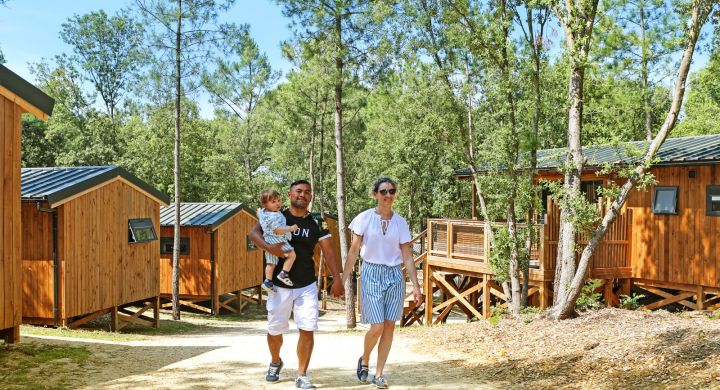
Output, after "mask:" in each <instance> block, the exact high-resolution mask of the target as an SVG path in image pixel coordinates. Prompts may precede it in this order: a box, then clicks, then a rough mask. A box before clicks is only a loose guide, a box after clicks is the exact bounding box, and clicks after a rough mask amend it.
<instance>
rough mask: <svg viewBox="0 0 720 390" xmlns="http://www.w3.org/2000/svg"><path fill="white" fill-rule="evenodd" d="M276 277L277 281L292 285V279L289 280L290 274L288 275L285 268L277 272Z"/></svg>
mask: <svg viewBox="0 0 720 390" xmlns="http://www.w3.org/2000/svg"><path fill="white" fill-rule="evenodd" d="M277 278H278V280H279V281H281V282H283V283H285V284H287V285H288V286H292V285H293V282H292V280H290V275H288V273H287V272H285V270H282V271H280V273H279V274H278V276H277Z"/></svg>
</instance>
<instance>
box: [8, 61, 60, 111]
mask: <svg viewBox="0 0 720 390" xmlns="http://www.w3.org/2000/svg"><path fill="white" fill-rule="evenodd" d="M0 86H3V87H5V88H7V89H8V90H9V91H10V92H12V93H14V94H16V95H18V96H20V97H21V98H23V99H24V100H25V101H26V102H28V103H30V104H32V105H33V106H35V107H37V108H38V109H39V110H40V111H42V112H44V113H45V114H47V115H48V116H50V115H51V114H52V111H53V107H54V106H55V100H54V99H53V98H51V97H50V96H48V95H46V94H45V93H44V92H43V91H41V90H40V89H38V88H37V87H36V86H34V85H32V84H30V83H28V82H27V81H25V80H24V79H23V78H22V77H20V76H18V75H17V74H15V73H14V72H13V71H11V70H10V69H8V68H7V67H5V66H4V65H0Z"/></svg>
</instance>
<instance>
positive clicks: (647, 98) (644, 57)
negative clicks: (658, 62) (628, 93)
mask: <svg viewBox="0 0 720 390" xmlns="http://www.w3.org/2000/svg"><path fill="white" fill-rule="evenodd" d="M639 8H640V10H639V11H640V26H639V28H640V35H641V39H640V42H642V43H641V45H642V48H641V51H642V53H641V56H640V62H641V64H640V67H641V70H640V73H641V75H640V77H641V79H642V100H643V110H645V140H647V141H648V142H651V141H652V139H653V135H652V122H653V117H652V102H651V99H652V96H651V94H650V92H651V91H650V81H649V77H648V61H649V58H648V56H649V55H650V53H648V51H649V50H648V42H647V37H646V36H645V7H644V6H643V5H642V3H640V6H639Z"/></svg>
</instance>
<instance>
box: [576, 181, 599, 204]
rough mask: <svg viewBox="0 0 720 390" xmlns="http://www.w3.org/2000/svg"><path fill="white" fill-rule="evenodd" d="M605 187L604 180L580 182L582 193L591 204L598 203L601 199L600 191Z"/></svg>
mask: <svg viewBox="0 0 720 390" xmlns="http://www.w3.org/2000/svg"><path fill="white" fill-rule="evenodd" d="M602 186H603V181H602V180H592V181H582V182H580V191H582V193H583V194H585V199H587V201H588V202H590V203H597V201H598V198H599V197H600V194H599V191H598V190H600V189H601V188H602Z"/></svg>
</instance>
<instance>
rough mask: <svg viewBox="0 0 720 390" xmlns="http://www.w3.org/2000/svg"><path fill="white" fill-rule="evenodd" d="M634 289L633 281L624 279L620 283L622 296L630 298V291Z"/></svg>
mask: <svg viewBox="0 0 720 390" xmlns="http://www.w3.org/2000/svg"><path fill="white" fill-rule="evenodd" d="M631 289H632V279H623V280H621V281H620V291H618V292H619V294H620V295H627V296H630V290H631Z"/></svg>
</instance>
